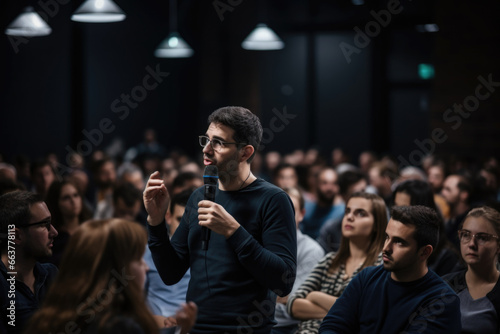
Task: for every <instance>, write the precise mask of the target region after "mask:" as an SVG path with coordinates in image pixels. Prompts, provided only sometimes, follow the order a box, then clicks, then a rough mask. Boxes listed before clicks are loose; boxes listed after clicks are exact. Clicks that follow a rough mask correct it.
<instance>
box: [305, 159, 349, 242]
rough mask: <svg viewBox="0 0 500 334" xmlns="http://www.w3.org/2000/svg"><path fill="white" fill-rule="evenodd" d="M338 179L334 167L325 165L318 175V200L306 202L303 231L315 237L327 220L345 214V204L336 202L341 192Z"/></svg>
mask: <svg viewBox="0 0 500 334" xmlns="http://www.w3.org/2000/svg"><path fill="white" fill-rule="evenodd" d="M337 179H338V176H337V172H336V171H335V169H333V168H332V167H324V168H323V169H321V171H320V172H319V173H318V175H317V177H316V196H317V202H306V206H305V208H306V215H305V216H304V220H303V221H302V227H301V230H302V232H303V233H304V234H307V235H308V236H310V237H311V238H313V239H316V238H317V237H318V236H319V231H320V229H321V227H322V226H323V224H324V223H325V222H326V221H328V220H334V219H336V218H338V217H342V216H343V215H344V205H343V204H342V203H341V204H337V205H336V204H335V197H336V196H337V195H338V192H339V186H338V183H337Z"/></svg>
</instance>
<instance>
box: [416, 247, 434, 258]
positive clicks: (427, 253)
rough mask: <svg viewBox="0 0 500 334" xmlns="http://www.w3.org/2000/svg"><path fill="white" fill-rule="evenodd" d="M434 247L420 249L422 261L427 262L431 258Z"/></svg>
mask: <svg viewBox="0 0 500 334" xmlns="http://www.w3.org/2000/svg"><path fill="white" fill-rule="evenodd" d="M433 250H434V249H433V247H432V246H431V245H426V246H423V247H422V248H420V251H419V255H420V258H422V260H427V259H428V258H429V256H431V254H432V251H433Z"/></svg>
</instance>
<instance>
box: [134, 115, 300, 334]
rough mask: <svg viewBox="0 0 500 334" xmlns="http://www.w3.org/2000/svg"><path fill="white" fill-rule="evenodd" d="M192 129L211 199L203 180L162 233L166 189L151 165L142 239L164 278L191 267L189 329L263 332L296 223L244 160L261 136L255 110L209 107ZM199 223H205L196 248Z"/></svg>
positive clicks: (284, 200)
mask: <svg viewBox="0 0 500 334" xmlns="http://www.w3.org/2000/svg"><path fill="white" fill-rule="evenodd" d="M208 122H209V127H208V130H207V131H206V133H205V135H203V136H200V145H201V146H202V147H203V158H204V160H203V161H204V164H205V165H207V166H208V165H215V166H217V168H218V170H219V178H220V184H219V189H218V191H217V193H216V196H215V202H212V201H206V200H204V193H203V188H200V189H198V190H196V191H195V192H194V193H193V195H191V197H190V199H189V202H188V204H187V206H186V211H185V213H184V216H183V218H182V221H181V223H180V225H179V227H178V228H177V230H176V232H175V234H174V235H173V237H172V240H171V241H169V238H168V234H167V230H166V227H165V224H164V223H163V221H164V216H165V212H166V210H167V207H168V202H169V195H168V192H167V189H166V187H165V185H164V182H163V180H162V179H161V177H160V175H159V173H158V172H155V173H153V174H152V175H151V177H150V179H149V181H148V184H147V186H146V189H145V191H144V204H145V206H146V209H147V211H148V214H149V216H148V223H149V227H148V230H149V246H150V249H151V253H152V255H153V260H154V262H155V265H156V267H157V269H158V272H159V274H160V276H161V277H162V279H163V281H164V282H165V283H166V284H174V283H176V282H177V281H179V280H180V279H181V278H182V276H183V275H184V273H185V272H186V270H187V269H188V268H191V281H190V283H189V287H188V292H187V296H186V298H187V300H189V301H194V302H195V303H196V304H197V305H198V320H197V322H196V325H195V327H194V328H193V330H192V331H191V333H269V332H270V331H271V329H272V327H273V325H274V323H275V321H274V309H275V301H276V295H279V296H286V295H287V294H288V293H289V292H290V290H291V289H292V286H293V283H294V280H295V272H296V254H297V244H296V242H297V241H296V240H297V239H296V231H295V220H294V212H293V207H292V203H291V201H290V198H289V197H288V195H287V194H286V193H285V192H284V191H283V190H281V189H279V188H278V187H275V186H273V185H271V184H269V183H267V182H266V181H264V180H262V179H258V178H257V177H256V176H254V175H253V174H252V172H251V170H250V162H251V161H252V158H253V156H254V155H255V152H256V150H257V148H258V146H259V144H260V140H261V138H262V132H263V130H262V126H261V124H260V121H259V119H258V118H257V116H255V115H254V114H252V113H251V112H250V111H249V110H247V109H245V108H241V107H225V108H220V109H218V110H216V111H215V112H213V113H212V114H211V115H210V117H209V119H208ZM202 227H206V228H208V229H210V230H211V231H212V233H211V239H210V243H209V246H208V249H207V250H203V249H202V247H201V246H202Z"/></svg>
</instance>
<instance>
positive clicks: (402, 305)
mask: <svg viewBox="0 0 500 334" xmlns="http://www.w3.org/2000/svg"><path fill="white" fill-rule="evenodd" d="M391 217H392V218H391V220H390V221H389V223H388V225H387V228H386V241H385V245H384V249H383V260H384V263H383V265H381V266H378V267H370V268H366V269H364V270H363V271H362V272H360V273H359V274H358V275H357V276H356V277H354V278H353V280H352V281H351V283H349V285H348V286H347V288H346V289H345V291H344V293H343V294H342V296H340V298H339V299H338V300H337V301H336V302H335V304H333V306H332V308H331V309H330V311H329V312H328V314H327V315H326V317H325V318H324V320H323V323H322V324H321V327H320V330H319V333H342V334H347V333H367V334H368V333H369V334H373V333H384V334H391V333H394V334H396V333H447V334H454V333H457V334H458V333H460V330H461V325H460V302H459V299H458V296H457V295H456V294H455V293H454V292H453V290H452V289H451V288H450V287H449V286H448V285H447V284H446V283H445V282H444V281H443V280H442V279H441V278H440V277H439V276H438V275H436V274H435V273H434V272H433V271H431V270H429V269H428V268H427V259H428V258H429V256H430V255H431V253H432V250H433V247H435V246H436V244H437V241H438V231H439V218H438V216H437V213H436V212H435V211H433V210H431V209H429V208H426V207H423V206H418V205H416V206H403V207H395V208H393V210H392V213H391Z"/></svg>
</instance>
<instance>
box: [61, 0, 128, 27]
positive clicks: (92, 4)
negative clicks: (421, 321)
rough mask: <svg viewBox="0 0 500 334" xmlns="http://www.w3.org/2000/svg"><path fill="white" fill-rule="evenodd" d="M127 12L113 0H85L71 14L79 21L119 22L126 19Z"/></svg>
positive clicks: (72, 17)
mask: <svg viewBox="0 0 500 334" xmlns="http://www.w3.org/2000/svg"><path fill="white" fill-rule="evenodd" d="M125 17H126V15H125V13H124V12H123V11H122V10H121V9H120V7H118V6H117V5H116V4H115V3H114V2H113V1H112V0H85V2H84V3H82V4H81V5H80V7H78V8H77V10H76V11H75V12H74V13H73V15H71V20H73V21H78V22H90V23H99V22H119V21H123V20H125Z"/></svg>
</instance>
